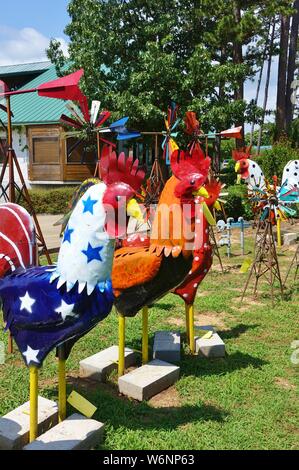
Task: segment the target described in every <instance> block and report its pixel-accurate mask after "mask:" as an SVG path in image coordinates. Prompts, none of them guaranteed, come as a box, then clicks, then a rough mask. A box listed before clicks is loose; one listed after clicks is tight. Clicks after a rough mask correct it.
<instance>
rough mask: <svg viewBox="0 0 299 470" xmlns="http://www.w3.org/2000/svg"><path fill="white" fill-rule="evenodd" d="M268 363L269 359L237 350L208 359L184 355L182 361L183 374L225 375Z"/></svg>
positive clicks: (196, 375)
mask: <svg viewBox="0 0 299 470" xmlns="http://www.w3.org/2000/svg"><path fill="white" fill-rule="evenodd" d="M266 364H268V362H267V361H264V360H262V359H259V358H257V357H253V356H251V355H250V354H244V353H241V352H235V353H233V354H229V355H227V356H226V357H224V358H215V359H206V358H204V357H199V356H193V357H192V356H184V357H183V360H182V361H181V364H180V366H181V376H182V375H183V376H192V375H193V376H195V377H201V376H209V375H223V374H226V373H229V372H234V371H236V370H240V369H245V368H246V367H253V368H255V369H260V368H261V367H262V366H264V365H266Z"/></svg>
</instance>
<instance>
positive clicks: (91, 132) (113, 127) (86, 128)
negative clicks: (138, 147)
mask: <svg viewBox="0 0 299 470" xmlns="http://www.w3.org/2000/svg"><path fill="white" fill-rule="evenodd" d="M83 97H84V98H83V100H82V101H81V102H79V104H80V107H78V106H77V105H76V104H75V103H72V102H69V103H67V105H66V107H67V109H68V111H69V112H70V114H71V115H72V117H69V116H66V115H65V114H62V116H61V118H60V121H61V122H62V123H63V124H66V125H67V126H70V127H73V128H74V129H75V130H74V131H71V132H67V133H66V137H75V138H76V139H77V140H76V141H75V142H74V144H73V145H71V147H70V148H69V149H68V155H67V158H68V159H70V158H71V156H72V154H73V152H74V151H75V150H76V149H78V148H79V147H80V145H81V144H84V147H83V153H82V157H81V163H84V162H85V157H86V154H87V153H88V151H89V148H92V147H95V142H94V137H95V133H96V134H97V140H98V147H97V150H95V161H96V160H98V159H99V153H100V145H99V144H100V143H102V144H107V145H110V146H112V147H113V148H115V147H116V145H115V144H114V143H113V142H111V141H110V140H107V139H106V138H104V137H103V134H116V135H117V140H118V141H123V140H129V139H134V138H137V137H140V133H139V132H136V131H132V130H129V129H127V127H126V124H127V121H128V119H129V118H128V117H124V118H122V119H119V120H118V121H115V122H113V123H112V124H108V125H107V121H108V119H109V118H110V117H111V112H110V111H107V110H103V111H100V108H101V102H100V101H96V100H93V101H92V104H91V109H90V110H88V99H87V97H86V96H85V95H83ZM105 123H106V125H105V126H104V124H105Z"/></svg>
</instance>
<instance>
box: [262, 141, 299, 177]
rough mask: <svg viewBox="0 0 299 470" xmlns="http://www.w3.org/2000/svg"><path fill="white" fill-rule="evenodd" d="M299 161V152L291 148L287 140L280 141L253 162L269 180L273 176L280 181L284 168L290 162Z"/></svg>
mask: <svg viewBox="0 0 299 470" xmlns="http://www.w3.org/2000/svg"><path fill="white" fill-rule="evenodd" d="M297 159H298V160H299V150H298V149H295V148H293V147H292V144H291V142H290V141H288V140H285V139H284V140H281V141H279V142H277V143H276V144H274V145H273V147H272V149H270V150H265V151H264V152H263V153H262V154H261V155H260V156H259V157H257V158H256V159H255V160H256V161H257V163H258V164H259V165H260V166H261V168H262V170H263V172H264V175H265V177H266V178H268V179H269V180H271V179H272V177H273V176H274V175H276V176H277V177H278V179H279V180H280V179H281V177H282V173H283V169H284V166H285V165H286V164H287V163H288V162H289V161H290V160H297Z"/></svg>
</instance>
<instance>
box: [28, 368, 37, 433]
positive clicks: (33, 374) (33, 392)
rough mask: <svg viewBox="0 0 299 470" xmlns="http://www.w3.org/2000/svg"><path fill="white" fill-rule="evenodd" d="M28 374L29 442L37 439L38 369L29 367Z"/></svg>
mask: <svg viewBox="0 0 299 470" xmlns="http://www.w3.org/2000/svg"><path fill="white" fill-rule="evenodd" d="M29 372H30V432H29V440H30V442H32V441H35V439H36V438H37V429H38V368H37V367H35V366H31V367H30V369H29Z"/></svg>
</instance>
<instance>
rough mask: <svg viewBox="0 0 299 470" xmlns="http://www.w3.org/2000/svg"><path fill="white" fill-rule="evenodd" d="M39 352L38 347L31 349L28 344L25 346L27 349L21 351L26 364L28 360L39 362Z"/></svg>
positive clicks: (28, 362)
mask: <svg viewBox="0 0 299 470" xmlns="http://www.w3.org/2000/svg"><path fill="white" fill-rule="evenodd" d="M38 354H39V349H32V348H31V347H30V346H27V351H25V352H23V356H24V357H26V361H27V365H28V366H29V364H30V362H35V363H36V364H39V360H38V359H37V356H38Z"/></svg>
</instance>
